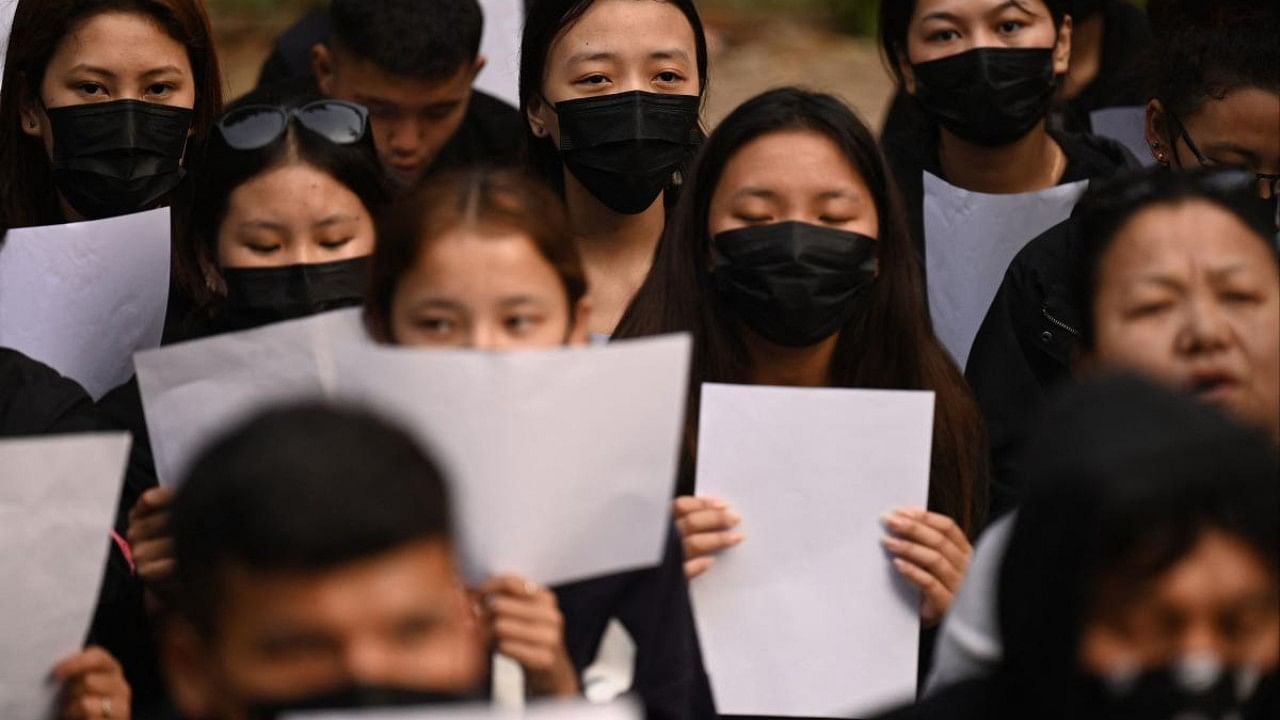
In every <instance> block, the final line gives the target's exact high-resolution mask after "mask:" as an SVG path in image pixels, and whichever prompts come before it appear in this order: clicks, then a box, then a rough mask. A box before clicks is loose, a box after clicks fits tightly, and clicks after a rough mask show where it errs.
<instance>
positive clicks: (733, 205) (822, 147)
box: [707, 130, 880, 238]
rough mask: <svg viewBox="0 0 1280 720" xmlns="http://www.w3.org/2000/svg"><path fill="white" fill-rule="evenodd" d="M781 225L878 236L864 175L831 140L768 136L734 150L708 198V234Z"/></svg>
mask: <svg viewBox="0 0 1280 720" xmlns="http://www.w3.org/2000/svg"><path fill="white" fill-rule="evenodd" d="M782 222H801V223H808V224H810V225H822V226H825V227H830V228H835V229H837V230H845V231H849V232H856V233H861V234H863V235H867V236H869V237H873V238H874V237H878V236H879V234H880V218H879V214H878V213H877V212H876V206H875V199H874V198H873V196H872V194H871V190H870V189H869V188H868V187H867V183H866V181H865V180H864V179H863V178H862V175H860V174H859V173H858V171H857V170H856V169H855V168H854V167H853V165H852V164H850V162H849V161H848V160H847V159H846V158H845V155H844V153H843V152H842V151H841V150H840V148H839V146H837V145H836V144H835V143H834V142H833V141H832V140H831V139H830V138H828V137H827V136H826V135H823V134H821V133H817V132H813V131H810V130H788V131H785V132H776V133H771V134H769V135H764V136H762V137H759V138H756V139H755V140H753V141H751V142H749V143H747V144H746V145H744V146H743V147H742V148H741V149H740V150H738V152H737V153H735V154H734V155H733V157H732V158H730V160H729V162H728V163H727V164H726V165H725V168H724V172H723V173H721V175H720V182H718V183H717V184H716V189H715V192H714V193H713V194H712V196H711V208H710V212H709V222H708V228H707V231H708V232H709V234H710V235H711V236H713V237H714V236H715V235H719V234H720V233H722V232H727V231H729V230H737V229H739V228H743V227H747V226H751V225H772V224H775V223H782Z"/></svg>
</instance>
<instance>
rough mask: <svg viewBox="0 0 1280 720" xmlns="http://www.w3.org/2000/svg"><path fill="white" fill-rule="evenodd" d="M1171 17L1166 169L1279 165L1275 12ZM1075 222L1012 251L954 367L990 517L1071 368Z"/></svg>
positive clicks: (1151, 138) (1160, 100)
mask: <svg viewBox="0 0 1280 720" xmlns="http://www.w3.org/2000/svg"><path fill="white" fill-rule="evenodd" d="M1237 12H1239V11H1237ZM1175 25H1176V26H1177V27H1176V29H1171V31H1170V34H1168V35H1167V36H1166V37H1164V38H1163V39H1162V41H1161V44H1160V46H1159V47H1158V49H1157V51H1156V52H1155V54H1154V55H1153V58H1152V63H1151V67H1152V75H1153V85H1152V88H1153V94H1152V99H1151V100H1150V102H1149V104H1148V107H1147V116H1148V132H1147V138H1148V142H1149V143H1150V146H1151V152H1152V155H1153V157H1154V158H1155V159H1156V160H1157V162H1159V163H1160V165H1162V166H1163V167H1165V168H1168V169H1170V170H1180V169H1190V168H1196V167H1199V166H1201V165H1229V166H1245V167H1246V168H1247V169H1248V170H1249V171H1250V172H1253V173H1256V174H1258V175H1259V177H1260V179H1261V178H1262V177H1263V176H1264V175H1266V174H1268V173H1271V174H1272V175H1270V177H1271V178H1272V183H1274V178H1275V175H1274V173H1276V172H1278V171H1280V123H1277V122H1276V117H1277V115H1278V114H1280V46H1278V45H1276V43H1275V38H1276V36H1277V34H1280V23H1278V22H1277V13H1276V12H1275V10H1274V9H1256V10H1253V11H1245V12H1243V14H1236V15H1225V16H1222V17H1218V18H1209V19H1207V20H1197V21H1192V20H1191V19H1188V20H1187V21H1185V22H1182V23H1175ZM1259 184H1260V185H1265V184H1266V182H1265V180H1262V181H1260V183H1259ZM1271 193H1274V191H1273V190H1272V191H1271ZM1262 194H1263V196H1264V197H1266V196H1267V195H1268V194H1270V193H1268V192H1266V191H1265V189H1263V193H1262ZM1077 215H1078V213H1077ZM1080 233H1081V229H1080V223H1079V218H1078V217H1076V216H1073V217H1072V218H1070V219H1068V220H1067V221H1066V222H1063V223H1061V224H1059V225H1057V226H1055V227H1053V228H1051V229H1050V230H1048V231H1047V232H1045V233H1044V234H1043V235H1041V236H1040V237H1038V238H1036V239H1035V240H1033V241H1031V243H1029V244H1028V245H1027V247H1026V248H1024V249H1023V250H1022V251H1021V252H1020V253H1019V254H1018V255H1017V257H1016V258H1015V259H1014V261H1013V263H1012V264H1011V265H1010V267H1009V269H1008V271H1007V272H1006V274H1005V278H1004V281H1003V282H1002V284H1001V287H1000V289H999V291H998V292H997V294H996V296H995V300H994V301H993V302H992V304H991V307H990V309H989V310H988V312H987V316H986V318H985V320H984V321H983V324H982V326H981V328H980V329H979V331H978V335H977V337H976V338H975V340H974V343H973V349H972V351H971V353H970V356H969V363H968V367H967V368H966V373H965V374H966V377H967V378H968V380H969V384H970V385H971V386H972V387H973V391H974V394H975V395H977V398H978V402H979V404H980V405H981V406H982V411H983V415H984V417H985V418H986V421H987V429H988V432H989V433H990V436H991V448H992V453H993V465H994V469H995V475H994V478H993V482H992V493H991V494H992V516H993V517H994V516H996V515H998V514H1000V513H1001V512H1004V511H1006V510H1008V509H1009V508H1010V507H1012V506H1013V505H1014V504H1015V502H1016V500H1017V494H1018V488H1017V483H1016V481H1015V477H1016V475H1017V473H1016V467H1015V465H1016V458H1017V455H1018V451H1019V449H1020V448H1021V446H1022V445H1023V444H1024V442H1025V434H1026V432H1027V431H1028V428H1030V427H1033V426H1034V420H1035V418H1036V416H1037V415H1038V413H1039V411H1040V408H1041V406H1042V405H1043V403H1044V399H1045V397H1046V395H1047V393H1048V392H1049V391H1050V390H1051V389H1052V388H1053V387H1054V386H1055V385H1058V384H1061V383H1064V382H1069V381H1070V379H1071V376H1072V366H1073V363H1074V362H1075V358H1076V356H1077V354H1078V352H1077V351H1078V347H1077V346H1078V343H1079V337H1080V326H1081V323H1082V321H1083V319H1082V317H1081V313H1082V305H1081V302H1082V298H1079V297H1076V296H1075V294H1074V293H1073V284H1074V278H1075V277H1076V276H1077V274H1078V268H1077V266H1078V264H1079V257H1080V248H1081V245H1082V243H1083V242H1084V239H1083V238H1081V237H1080Z"/></svg>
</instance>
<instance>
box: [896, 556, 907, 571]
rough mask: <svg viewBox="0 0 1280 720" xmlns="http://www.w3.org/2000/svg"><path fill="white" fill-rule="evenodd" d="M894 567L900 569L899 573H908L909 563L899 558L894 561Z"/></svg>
mask: <svg viewBox="0 0 1280 720" xmlns="http://www.w3.org/2000/svg"><path fill="white" fill-rule="evenodd" d="M893 566H894V567H895V568H897V569H898V572H906V569H907V563H906V562H904V561H902V560H899V559H898V558H894V559H893Z"/></svg>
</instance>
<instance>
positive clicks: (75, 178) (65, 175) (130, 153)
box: [46, 100, 195, 220]
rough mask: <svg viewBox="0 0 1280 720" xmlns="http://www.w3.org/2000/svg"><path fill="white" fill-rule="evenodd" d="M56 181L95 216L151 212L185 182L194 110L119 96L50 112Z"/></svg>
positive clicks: (80, 207) (73, 202)
mask: <svg viewBox="0 0 1280 720" xmlns="http://www.w3.org/2000/svg"><path fill="white" fill-rule="evenodd" d="M46 114H47V115H48V116H49V124H50V128H51V130H52V132H53V162H52V166H53V181H54V183H55V184H56V185H57V186H58V190H59V191H61V192H62V197H64V198H66V200H67V202H68V203H70V204H71V207H73V208H75V210H76V212H78V213H80V214H81V215H83V216H84V217H85V218H88V219H90V220H97V219H100V218H105V217H113V216H116V215H124V214H127V213H131V212H137V211H139V210H145V209H147V208H148V207H150V206H151V205H152V204H154V203H155V202H157V201H158V200H160V199H161V198H163V197H164V196H165V195H167V194H169V193H170V192H171V191H172V190H173V189H174V188H176V187H177V186H178V183H180V182H182V178H183V176H184V175H185V172H184V171H183V169H182V156H183V153H184V152H185V151H186V147H187V133H188V132H189V131H190V130H191V122H192V119H193V118H194V117H195V113H194V112H193V111H191V110H189V109H187V108H175V107H169V106H167V105H156V104H153V103H145V102H140V101H138V100H118V101H115V102H106V103H92V104H88V105H69V106H66V107H60V108H49V109H48V110H46Z"/></svg>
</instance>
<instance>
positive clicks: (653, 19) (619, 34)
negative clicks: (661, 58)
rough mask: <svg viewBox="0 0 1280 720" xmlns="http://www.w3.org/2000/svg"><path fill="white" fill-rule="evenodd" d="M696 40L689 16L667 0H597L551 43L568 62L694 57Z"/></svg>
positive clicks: (558, 57)
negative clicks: (592, 58)
mask: <svg viewBox="0 0 1280 720" xmlns="http://www.w3.org/2000/svg"><path fill="white" fill-rule="evenodd" d="M696 44H697V40H696V38H695V37H694V33H693V26H692V25H691V24H690V23H689V19H688V18H686V17H685V15H684V13H683V12H682V11H681V10H680V8H679V7H678V6H676V5H675V4H674V3H670V2H665V1H664V0H598V1H597V2H595V3H593V4H592V5H591V7H589V8H588V9H587V11H586V12H585V13H583V14H582V17H580V18H578V20H577V21H576V22H574V23H573V24H571V25H570V26H568V27H567V28H565V29H564V30H563V31H561V33H560V35H559V36H557V37H556V39H555V42H553V43H552V46H551V54H552V56H553V57H555V58H556V59H558V60H560V61H562V62H567V61H571V60H575V59H584V58H586V57H590V56H597V55H613V56H615V57H636V56H645V57H647V56H649V55H653V54H665V55H674V56H684V58H685V59H688V60H692V59H693V57H694V55H695V52H696V47H695V46H696Z"/></svg>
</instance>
